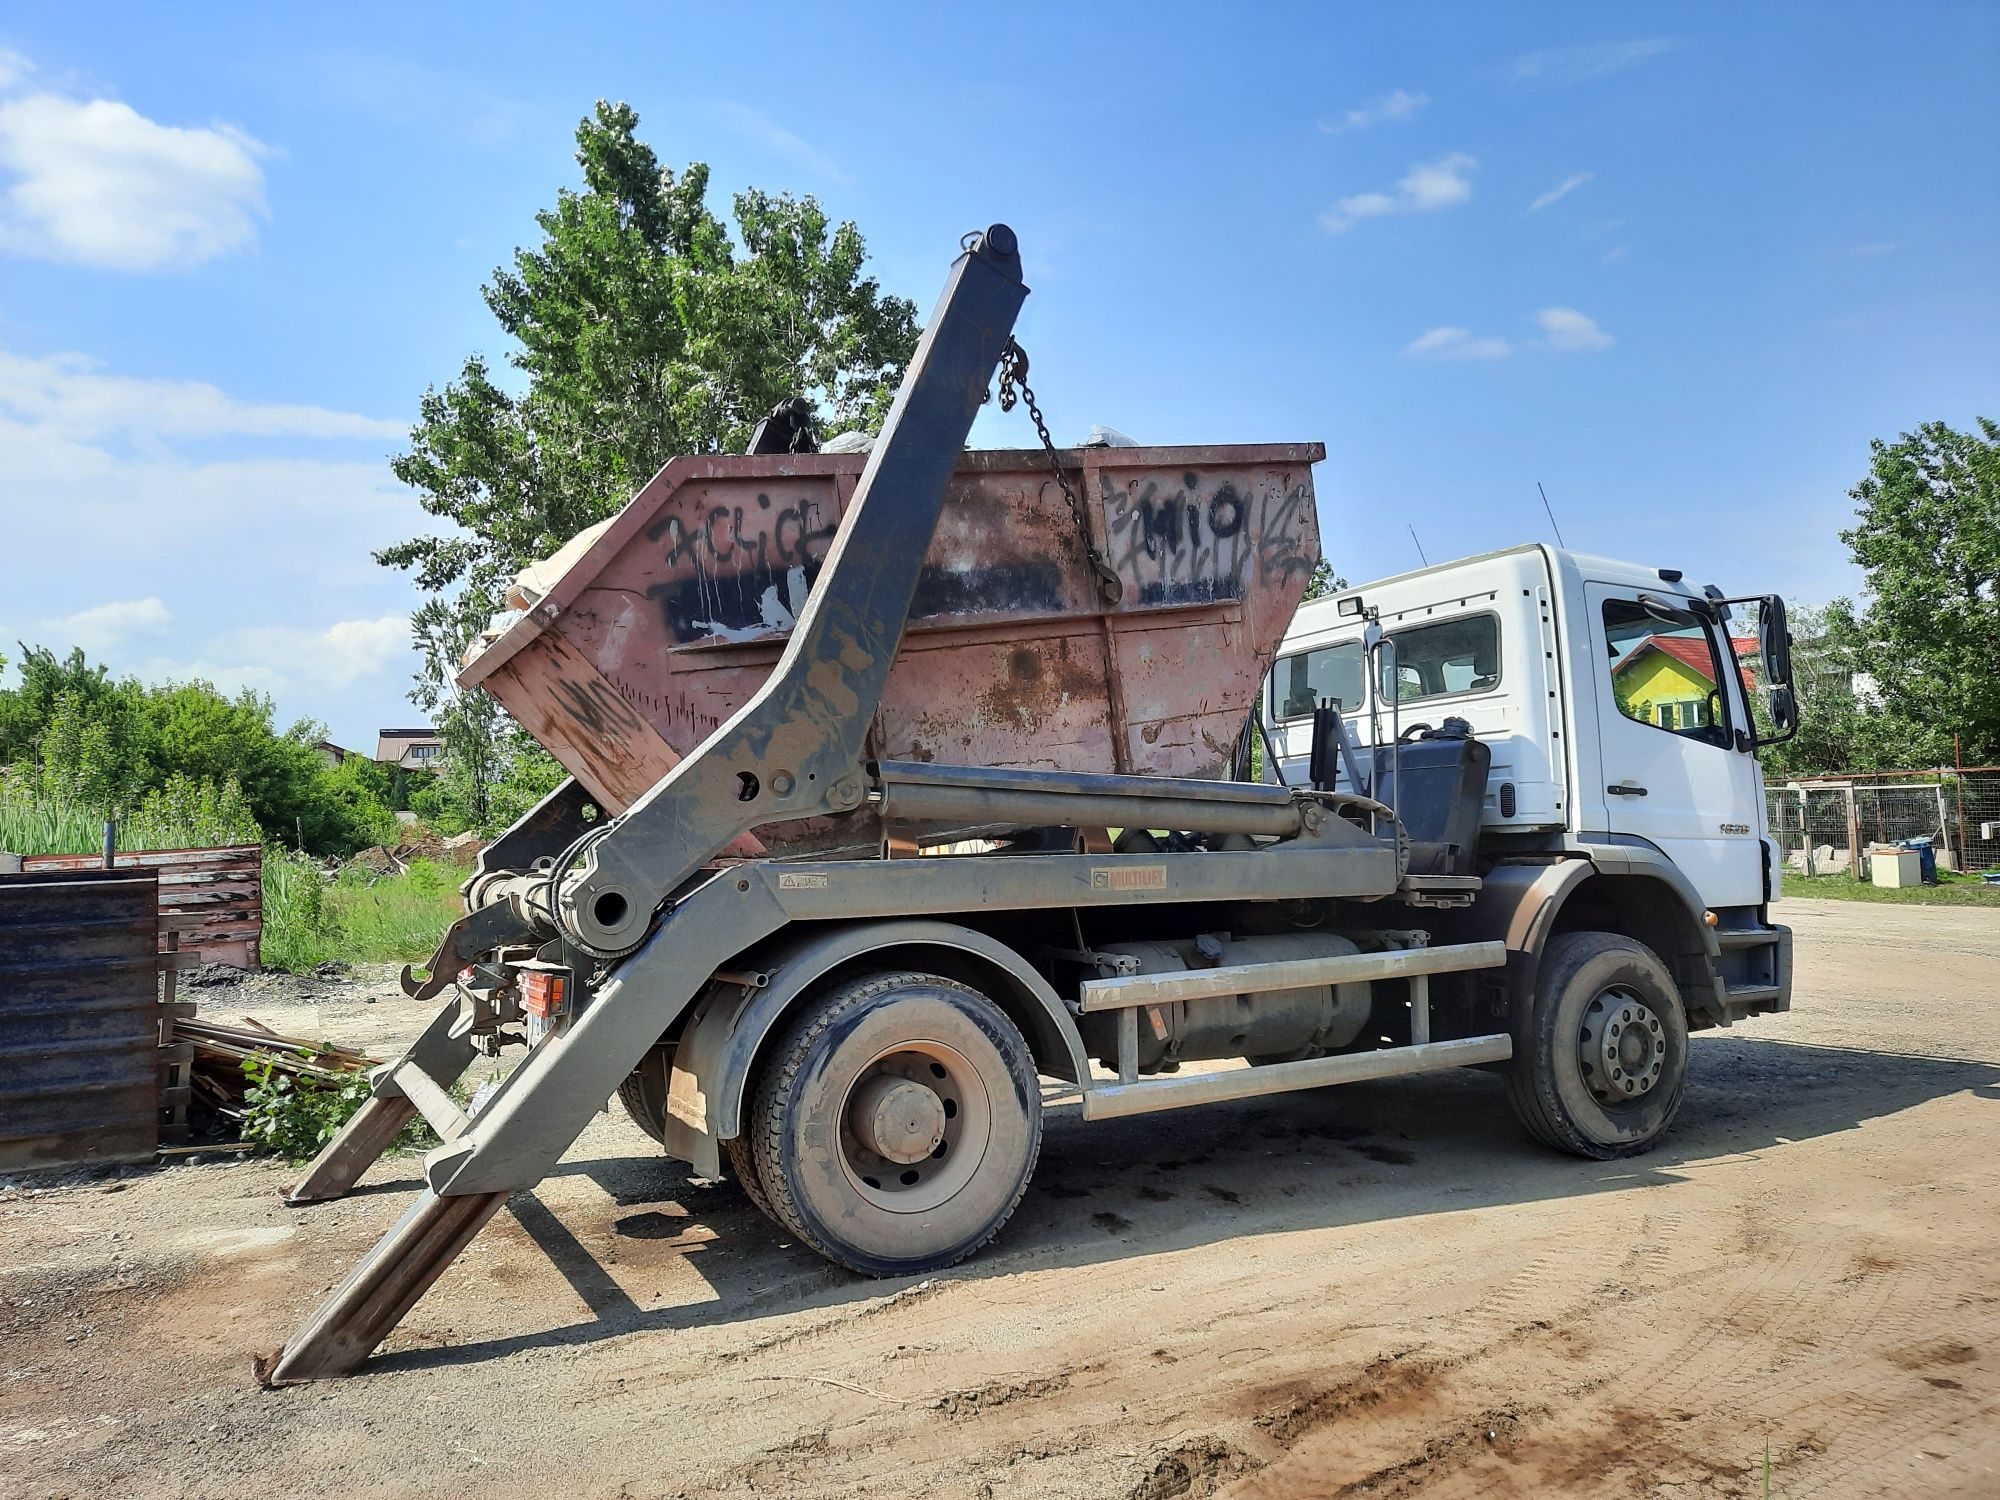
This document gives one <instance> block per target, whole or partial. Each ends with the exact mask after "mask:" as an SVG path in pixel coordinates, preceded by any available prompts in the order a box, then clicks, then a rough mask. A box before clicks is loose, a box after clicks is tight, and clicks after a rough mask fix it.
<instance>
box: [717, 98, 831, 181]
mask: <svg viewBox="0 0 2000 1500" xmlns="http://www.w3.org/2000/svg"><path fill="white" fill-rule="evenodd" d="M710 113H712V114H713V115H714V117H715V119H716V121H717V122H718V123H720V124H722V125H725V126H727V127H728V128H729V129H730V130H733V131H735V132H736V134H738V135H740V136H742V137H743V139H745V140H746V141H748V142H750V144H751V145H753V146H760V147H762V148H763V149H764V150H766V151H768V152H770V153H771V154H772V155H773V156H775V157H777V158H778V159H779V160H781V161H784V162H788V163H790V164H791V165H792V166H795V167H798V168H800V169H801V170H803V171H807V172H811V173H812V174H813V175H814V176H817V177H824V178H826V179H827V180H828V181H829V182H842V183H845V182H852V181H854V176H853V174H852V173H850V172H849V171H848V170H847V169H846V168H845V167H843V166H841V164H840V163H839V162H837V161H835V160H834V159H833V158H832V157H831V156H829V155H827V153H826V152H824V151H822V150H820V148H819V147H817V146H815V145H814V144H813V143H812V142H811V141H808V140H806V139H804V138H803V137H801V136H797V135H794V134H793V133H792V132H791V131H789V130H787V129H785V127H784V126H782V125H780V124H779V123H778V122H777V121H776V120H774V119H772V118H771V117H770V116H769V115H767V114H765V113H764V112H763V111H762V110H760V109H752V108H751V107H750V106H749V105H747V104H737V103H735V102H733V101H724V102H722V103H719V104H716V105H713V106H711V109H710Z"/></svg>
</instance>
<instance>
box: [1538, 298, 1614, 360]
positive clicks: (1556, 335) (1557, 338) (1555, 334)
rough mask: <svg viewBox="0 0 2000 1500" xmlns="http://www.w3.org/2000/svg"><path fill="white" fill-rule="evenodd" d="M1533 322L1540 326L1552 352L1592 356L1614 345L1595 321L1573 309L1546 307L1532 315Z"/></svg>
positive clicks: (1608, 335)
mask: <svg viewBox="0 0 2000 1500" xmlns="http://www.w3.org/2000/svg"><path fill="white" fill-rule="evenodd" d="M1535 321H1536V322H1537V323H1539V324H1541V327H1542V333H1543V334H1544V335H1545V337H1546V339H1547V342H1548V346H1549V347H1550V348H1551V349H1561V350H1563V351H1565V352H1567V353H1571V354H1595V353H1596V352H1598V351H1599V350H1601V349H1609V348H1610V347H1611V345H1612V342H1613V340H1612V337H1611V335H1610V334H1608V333H1606V332H1605V331H1604V330H1603V329H1602V328H1599V327H1598V326H1597V320H1596V319H1595V318H1589V317H1586V316H1584V315H1583V314H1582V313H1580V312H1578V311H1577V310H1576V309H1575V308H1573V307H1545V308H1543V309H1542V310H1541V311H1540V312H1538V313H1536V314H1535Z"/></svg>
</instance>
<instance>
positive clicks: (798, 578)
mask: <svg viewBox="0 0 2000 1500" xmlns="http://www.w3.org/2000/svg"><path fill="white" fill-rule="evenodd" d="M836 529H837V526H836V524H835V523H834V522H832V521H828V520H824V519H823V518H822V515H821V506H820V502H818V501H816V500H799V501H796V502H794V503H792V504H789V505H781V504H778V503H777V502H775V501H773V500H772V498H771V497H770V496H769V495H768V494H759V495H758V496H757V503H756V504H755V505H754V506H750V505H716V506H711V507H710V508H709V510H708V511H707V512H706V513H705V514H703V515H701V516H700V517H698V518H696V519H695V520H694V521H693V522H692V523H690V522H689V521H687V520H685V519H683V518H682V517H681V516H678V515H669V516H663V517H662V518H661V519H659V520H657V521H655V522H654V523H653V524H652V525H651V526H649V527H647V528H646V540H647V541H649V542H655V543H659V544H661V545H662V546H663V547H664V555H663V558H662V561H664V563H665V564H666V566H667V569H668V570H669V571H670V573H672V574H673V575H674V576H672V577H670V578H668V579H666V580H664V581H662V582H660V583H655V584H653V585H651V586H650V587H649V588H648V589H647V590H646V593H647V595H648V597H650V598H652V599H654V600H656V601H658V603H659V605H660V608H661V611H662V613H663V614H664V615H665V617H666V625H667V630H668V632H669V633H670V634H671V635H672V636H673V638H674V639H675V640H676V641H681V642H686V641H694V640H713V639H721V640H726V641H747V640H754V639H756V638H757V637H759V636H764V635H769V634H771V633H772V632H773V631H779V630H789V629H790V628H791V625H792V622H793V621H794V620H795V619H796V618H797V617H798V612H799V611H800V610H801V609H803V608H805V601H806V594H807V592H808V591H809V590H810V589H811V587H812V580H813V578H814V577H815V576H816V575H817V574H818V572H819V566H820V563H821V561H822V560H823V559H824V558H825V556H826V551H827V546H828V544H829V543H830V542H831V541H832V539H833V534H834V532H835V530H836Z"/></svg>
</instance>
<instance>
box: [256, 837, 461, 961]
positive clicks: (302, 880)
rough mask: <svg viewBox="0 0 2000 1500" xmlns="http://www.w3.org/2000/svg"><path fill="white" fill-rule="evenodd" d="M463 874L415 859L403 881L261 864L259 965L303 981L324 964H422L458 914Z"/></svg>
mask: <svg viewBox="0 0 2000 1500" xmlns="http://www.w3.org/2000/svg"><path fill="white" fill-rule="evenodd" d="M462 876H463V872H462V871H460V870H458V869H456V868H454V867H453V866H451V865H447V864H440V863H438V862H437V861H435V860H427V859H420V860H417V861H416V862H414V863H413V864H412V865H411V866H410V868H409V869H408V870H407V871H406V872H404V873H403V874H401V875H384V876H379V877H371V876H370V874H369V872H368V871H366V870H363V869H359V868H356V867H353V866H350V867H349V868H347V869H345V870H343V871H341V873H340V875H339V876H338V877H329V876H327V875H326V874H325V873H324V872H323V871H321V870H320V868H319V867H318V866H317V865H315V864H314V863H313V862H312V861H311V860H309V859H304V858H301V857H300V856H298V855H295V854H285V853H281V852H280V851H278V850H275V849H273V850H267V851H266V852H265V856H264V946H263V954H264V963H265V965H266V966H267V967H269V968H273V969H284V970H287V971H289V972H291V973H294V974H298V973H303V972H305V971H306V970H308V969H310V968H312V967H313V966H314V965H315V964H320V963H325V962H326V961H327V960H328V959H339V960H340V961H342V962H344V963H421V962H422V961H423V960H424V959H427V958H429V957H430V956H431V953H432V951H433V950H434V949H435V948H436V947H437V943H438V939H439V938H440V937H442V936H443V935H444V930H445V928H446V927H448V926H450V925H451V923H452V922H453V921H454V920H456V918H457V917H458V916H459V915H460V913H461V911H462V910H463V908H462V907H461V906H460V904H459V899H458V882H459V880H460V879H461V878H462Z"/></svg>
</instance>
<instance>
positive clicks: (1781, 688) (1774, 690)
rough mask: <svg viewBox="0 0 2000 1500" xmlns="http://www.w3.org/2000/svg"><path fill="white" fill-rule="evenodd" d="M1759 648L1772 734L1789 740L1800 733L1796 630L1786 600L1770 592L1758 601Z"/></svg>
mask: <svg viewBox="0 0 2000 1500" xmlns="http://www.w3.org/2000/svg"><path fill="white" fill-rule="evenodd" d="M1757 602H1758V606H1759V608H1758V611H1757V651H1758V654H1759V655H1760V656H1762V657H1763V659H1764V681H1765V686H1766V688H1767V690H1768V692H1769V696H1770V708H1771V727H1772V728H1773V729H1775V730H1776V731H1777V733H1776V734H1775V735H1774V736H1773V737H1772V739H1773V742H1776V741H1777V740H1788V739H1790V738H1791V737H1792V736H1793V735H1794V734H1796V733H1797V732H1798V727H1799V701H1798V695H1797V694H1796V692H1795V691H1794V690H1793V687H1792V632H1791V629H1790V627H1789V626H1788V625H1787V623H1786V621H1785V601H1784V600H1783V599H1780V598H1779V597H1778V596H1777V595H1776V594H1766V595H1764V596H1763V598H1761V599H1759V600H1758V601H1757Z"/></svg>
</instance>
